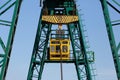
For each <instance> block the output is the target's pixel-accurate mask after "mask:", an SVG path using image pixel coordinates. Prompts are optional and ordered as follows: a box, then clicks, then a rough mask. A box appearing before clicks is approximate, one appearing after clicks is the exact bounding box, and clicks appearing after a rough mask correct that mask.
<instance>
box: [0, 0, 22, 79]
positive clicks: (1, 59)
mask: <svg viewBox="0 0 120 80" xmlns="http://www.w3.org/2000/svg"><path fill="white" fill-rule="evenodd" d="M10 2H12V0H8V1H6V2H5V3H4V4H3V5H0V10H1V12H0V16H4V14H9V13H8V12H7V11H8V10H9V9H11V8H12V7H14V10H12V11H11V12H13V13H11V14H12V20H10V21H8V19H7V20H4V19H3V18H2V19H3V20H2V19H1V18H0V19H1V20H0V25H1V26H3V27H8V28H9V33H8V34H6V35H7V38H6V39H7V43H5V41H3V40H2V36H0V45H1V47H2V49H3V52H0V80H5V77H6V73H7V69H8V65H9V60H10V56H11V50H12V45H13V40H14V35H15V30H16V26H17V20H18V15H19V10H20V6H21V2H22V0H15V1H13V3H10ZM8 5H9V6H8ZM6 6H7V8H5V7H6Z"/></svg>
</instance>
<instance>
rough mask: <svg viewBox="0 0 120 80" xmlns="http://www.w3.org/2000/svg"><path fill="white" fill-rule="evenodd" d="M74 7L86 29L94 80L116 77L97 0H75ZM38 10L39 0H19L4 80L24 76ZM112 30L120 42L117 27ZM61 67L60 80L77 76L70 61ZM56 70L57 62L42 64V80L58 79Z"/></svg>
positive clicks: (113, 14) (18, 79)
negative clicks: (17, 14)
mask: <svg viewBox="0 0 120 80" xmlns="http://www.w3.org/2000/svg"><path fill="white" fill-rule="evenodd" d="M118 1H119V0H118ZM77 6H78V10H79V14H80V15H82V16H81V17H82V20H83V24H84V25H85V29H86V30H87V33H86V34H87V35H88V39H89V44H90V50H92V51H94V52H95V64H94V65H93V66H94V68H95V69H96V70H95V74H96V76H95V78H96V80H117V78H116V73H115V68H114V63H113V59H112V54H111V49H110V45H109V40H108V37H107V31H106V27H105V22H104V17H103V13H102V8H101V4H100V1H99V0H77ZM40 10H41V8H40V7H39V0H23V3H22V6H21V10H20V15H19V20H18V24H17V29H16V34H15V38H14V43H13V49H12V55H11V59H10V64H9V68H8V72H7V76H6V80H26V79H27V74H28V69H29V65H30V60H31V55H32V50H33V45H34V41H35V35H36V31H37V25H38V20H39V15H40ZM111 11H112V10H111ZM112 12H113V13H112V14H111V15H112V16H114V17H113V19H114V18H118V14H117V13H114V11H112ZM114 31H115V35H116V37H117V38H116V40H117V41H120V35H118V33H119V31H120V27H119V28H118V27H117V28H115V29H114ZM68 67H69V68H68ZM63 68H64V72H65V73H64V77H65V78H64V80H75V79H76V78H77V76H76V72H75V68H74V66H73V64H67V65H65V64H64V65H63ZM59 71H60V70H59V64H46V65H45V68H44V72H43V76H42V80H48V79H49V80H60V73H59ZM68 71H69V72H68Z"/></svg>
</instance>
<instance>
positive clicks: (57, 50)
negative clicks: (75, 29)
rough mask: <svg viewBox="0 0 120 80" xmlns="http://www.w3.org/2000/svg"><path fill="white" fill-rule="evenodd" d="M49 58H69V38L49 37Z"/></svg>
mask: <svg viewBox="0 0 120 80" xmlns="http://www.w3.org/2000/svg"><path fill="white" fill-rule="evenodd" d="M49 57H50V58H49V59H50V60H61V59H62V60H69V59H70V40H69V39H59V40H58V39H50V53H49Z"/></svg>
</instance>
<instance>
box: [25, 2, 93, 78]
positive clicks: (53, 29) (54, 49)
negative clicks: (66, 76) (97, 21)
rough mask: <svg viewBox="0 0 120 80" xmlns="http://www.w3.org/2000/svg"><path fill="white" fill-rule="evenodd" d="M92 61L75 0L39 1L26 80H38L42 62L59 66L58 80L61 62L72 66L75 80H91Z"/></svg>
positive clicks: (42, 66)
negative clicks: (76, 79)
mask: <svg viewBox="0 0 120 80" xmlns="http://www.w3.org/2000/svg"><path fill="white" fill-rule="evenodd" d="M41 2H42V1H40V3H41ZM93 62H94V59H93V51H88V49H87V45H86V40H85V36H84V30H83V24H82V20H81V18H80V16H79V14H78V10H77V7H76V2H75V0H43V6H42V9H41V14H40V18H39V23H38V28H37V33H36V38H35V43H34V48H33V52H32V57H31V62H30V66H29V72H28V76H27V80H41V79H42V73H43V69H44V65H45V63H60V64H61V80H63V74H62V63H74V65H75V68H76V72H77V77H78V80H93V79H92V72H91V71H92V70H91V67H90V64H92V63H93Z"/></svg>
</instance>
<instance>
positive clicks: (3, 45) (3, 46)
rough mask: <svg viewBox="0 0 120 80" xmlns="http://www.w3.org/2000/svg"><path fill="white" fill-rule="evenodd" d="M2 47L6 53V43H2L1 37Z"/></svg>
mask: <svg viewBox="0 0 120 80" xmlns="http://www.w3.org/2000/svg"><path fill="white" fill-rule="evenodd" d="M0 45H1V46H2V48H3V50H4V52H6V47H5V44H4V42H3V41H2V39H1V37H0Z"/></svg>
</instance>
